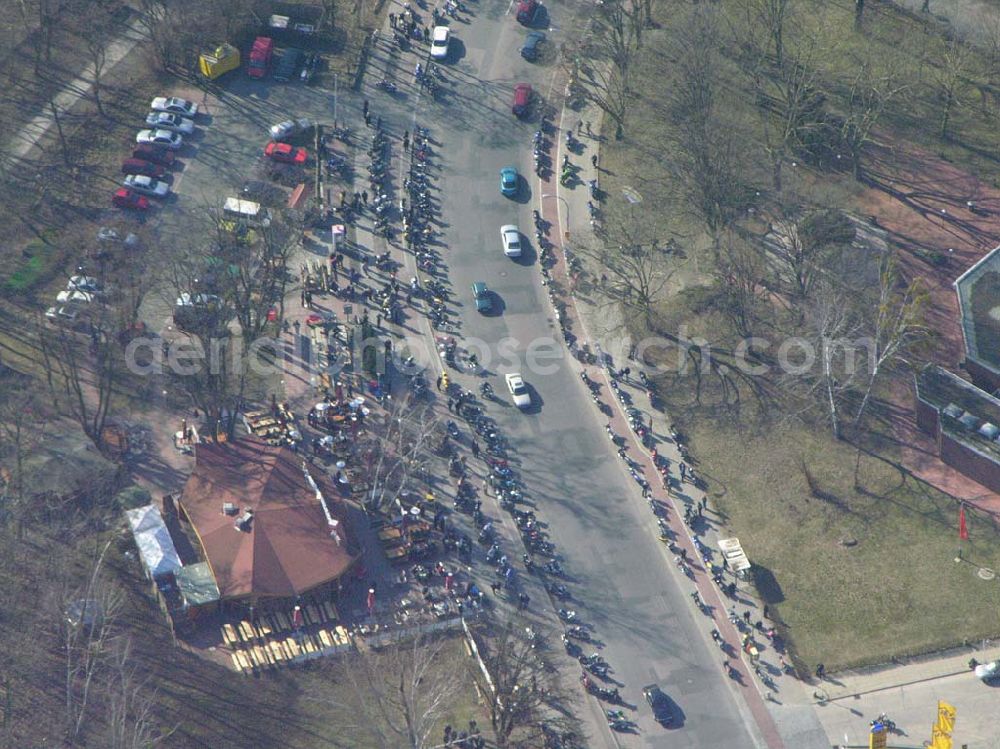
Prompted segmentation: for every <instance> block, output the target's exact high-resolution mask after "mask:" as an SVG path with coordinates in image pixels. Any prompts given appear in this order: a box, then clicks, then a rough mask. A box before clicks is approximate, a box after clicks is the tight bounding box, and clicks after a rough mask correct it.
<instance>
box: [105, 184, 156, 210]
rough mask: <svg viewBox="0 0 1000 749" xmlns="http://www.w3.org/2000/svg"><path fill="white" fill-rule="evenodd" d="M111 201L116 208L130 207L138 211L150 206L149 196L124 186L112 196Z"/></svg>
mask: <svg viewBox="0 0 1000 749" xmlns="http://www.w3.org/2000/svg"><path fill="white" fill-rule="evenodd" d="M111 203H112V205H114V206H115V208H129V209H132V210H136V211H145V210H146V209H147V208H149V198H147V197H146V196H145V195H140V194H139V193H137V192H132V191H131V190H129V189H128V188H127V187H122V188H120V189H119V190H118V191H117V192H115V194H114V196H113V197H112V198H111Z"/></svg>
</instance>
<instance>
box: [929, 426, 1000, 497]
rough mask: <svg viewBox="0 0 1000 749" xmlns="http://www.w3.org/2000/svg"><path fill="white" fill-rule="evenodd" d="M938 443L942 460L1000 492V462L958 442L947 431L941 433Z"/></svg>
mask: <svg viewBox="0 0 1000 749" xmlns="http://www.w3.org/2000/svg"><path fill="white" fill-rule="evenodd" d="M938 444H939V445H940V449H941V460H943V461H944V462H945V463H946V464H948V465H950V466H951V467H952V468H954V469H956V470H958V471H961V472H962V473H964V474H965V475H966V476H968V477H969V478H971V479H973V480H975V481H978V482H979V483H980V484H982V485H983V486H985V487H987V488H989V489H991V490H993V491H995V492H1000V464H997V463H995V462H994V461H992V460H990V459H989V458H987V457H985V456H983V455H981V454H979V453H977V452H975V451H974V450H970V449H969V448H968V447H966V446H965V445H963V444H961V443H960V442H956V441H955V440H953V439H952V438H951V437H950V436H949V435H948V434H946V433H942V434H941V435H940V437H939V439H938Z"/></svg>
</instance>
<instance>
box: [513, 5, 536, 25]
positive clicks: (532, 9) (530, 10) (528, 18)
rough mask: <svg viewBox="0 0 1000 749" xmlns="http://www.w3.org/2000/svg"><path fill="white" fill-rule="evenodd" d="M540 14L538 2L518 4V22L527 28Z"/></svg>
mask: <svg viewBox="0 0 1000 749" xmlns="http://www.w3.org/2000/svg"><path fill="white" fill-rule="evenodd" d="M536 13H538V0H521V2H519V3H518V4H517V21H518V23H523V24H524V25H525V26H527V25H528V24H530V23H531V22H532V21H534V20H535V14H536Z"/></svg>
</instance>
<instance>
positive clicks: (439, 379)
mask: <svg viewBox="0 0 1000 749" xmlns="http://www.w3.org/2000/svg"><path fill="white" fill-rule="evenodd" d="M436 384H437V389H438V392H441V375H438V378H437V383H436Z"/></svg>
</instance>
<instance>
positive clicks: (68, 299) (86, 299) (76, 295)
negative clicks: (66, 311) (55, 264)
mask: <svg viewBox="0 0 1000 749" xmlns="http://www.w3.org/2000/svg"><path fill="white" fill-rule="evenodd" d="M95 298H96V297H94V295H93V294H89V293H87V292H86V291H80V290H78V289H74V290H70V289H67V290H66V291H60V292H59V293H58V294H56V302H57V303H58V304H90V303H91V302H93V301H94V299H95Z"/></svg>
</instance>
